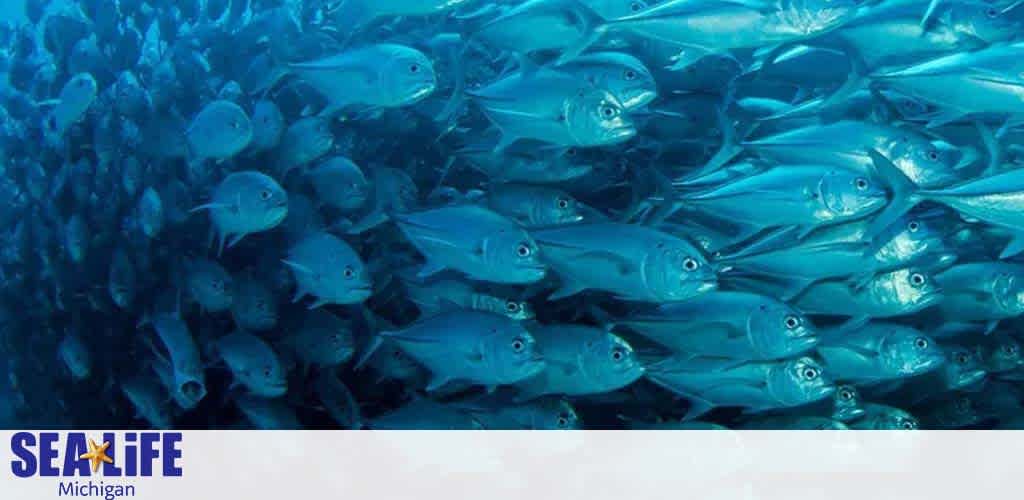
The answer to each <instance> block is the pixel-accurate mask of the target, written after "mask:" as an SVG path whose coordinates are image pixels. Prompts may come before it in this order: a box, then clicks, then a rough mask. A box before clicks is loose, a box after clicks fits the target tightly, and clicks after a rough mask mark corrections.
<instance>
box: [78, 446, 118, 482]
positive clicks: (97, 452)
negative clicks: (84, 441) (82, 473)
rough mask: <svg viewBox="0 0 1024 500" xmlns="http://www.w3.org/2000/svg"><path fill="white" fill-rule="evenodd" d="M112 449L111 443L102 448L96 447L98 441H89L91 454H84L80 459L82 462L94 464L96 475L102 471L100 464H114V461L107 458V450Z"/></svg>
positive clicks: (93, 470)
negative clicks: (86, 461)
mask: <svg viewBox="0 0 1024 500" xmlns="http://www.w3.org/2000/svg"><path fill="white" fill-rule="evenodd" d="M109 447H110V443H109V442H105V443H103V444H102V445H100V446H97V445H96V441H93V440H92V439H90V440H89V453H83V454H82V455H81V456H80V457H78V458H80V459H82V460H88V461H89V462H91V463H92V472H93V473H94V474H95V473H96V471H98V470H99V469H100V462H106V463H108V464H112V463H114V460H113V459H112V458H110V457H108V456H107V448H109Z"/></svg>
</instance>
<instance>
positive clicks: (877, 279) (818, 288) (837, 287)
mask: <svg viewBox="0 0 1024 500" xmlns="http://www.w3.org/2000/svg"><path fill="white" fill-rule="evenodd" d="M942 297H943V296H942V290H941V288H940V287H939V286H938V285H937V284H936V283H935V279H934V277H932V276H931V275H930V274H928V273H926V272H922V271H920V270H918V269H915V268H912V267H911V268H903V269H897V270H895V271H890V272H887V273H881V274H877V275H875V276H874V277H872V278H871V280H870V281H868V282H867V283H866V284H865V285H863V286H862V287H857V286H855V285H852V284H850V283H848V282H844V281H822V282H819V283H816V284H814V285H811V286H810V287H808V288H806V289H805V290H804V291H803V292H802V293H800V294H799V295H798V296H796V297H795V298H794V299H793V305H795V306H796V307H797V308H798V309H800V310H801V311H803V312H804V313H807V314H829V315H835V316H848V317H850V318H851V319H850V322H851V323H853V324H857V323H862V322H864V321H866V320H867V319H872V318H889V317H894V316H900V315H904V314H911V313H914V312H918V311H921V310H924V309H926V308H928V307H930V306H932V305H935V304H938V303H940V302H941V301H942Z"/></svg>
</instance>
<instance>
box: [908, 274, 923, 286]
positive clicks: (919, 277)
mask: <svg viewBox="0 0 1024 500" xmlns="http://www.w3.org/2000/svg"><path fill="white" fill-rule="evenodd" d="M925 281H927V280H926V279H925V277H924V275H923V274H921V273H914V274H911V275H910V284H911V285H914V286H921V285H923V284H924V283H925Z"/></svg>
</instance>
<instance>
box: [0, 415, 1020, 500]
mask: <svg viewBox="0 0 1024 500" xmlns="http://www.w3.org/2000/svg"><path fill="white" fill-rule="evenodd" d="M0 436H2V438H3V448H5V450H4V451H3V457H4V461H3V462H4V463H3V468H4V470H3V471H2V474H0V500H8V499H12V500H15V499H16V500H35V499H57V498H92V499H97V498H100V499H105V500H114V499H117V498H137V499H143V500H191V499H219V498H228V499H245V500H259V499H268V500H269V499H274V500H280V499H285V500H290V499H303V500H305V499H309V500H324V499H368V500H380V499H401V500H409V499H438V500H454V499H463V498H469V499H481V500H484V499H486V500H492V499H493V500H503V499H509V500H511V499H515V500H524V499H528V500H537V499H548V498H550V499H558V500H566V499H587V500H594V499H605V498H607V499H617V500H623V499H629V500H632V499H666V500H668V499H671V500H691V499H699V500H717V499H723V500H724V499H739V500H751V499H756V500H761V499H765V500H769V499H786V500H794V499H813V500H819V499H823V498H824V499H828V500H836V499H851V500H874V499H889V498H893V499H897V498H898V499H928V500H935V499H940V498H950V499H954V498H955V499H959V500H963V499H975V498H984V499H986V500H988V499H997V498H1014V499H1016V498H1020V497H1021V495H1022V493H1021V491H1022V486H1021V484H1022V483H1021V481H1019V480H1018V479H1019V476H1018V474H1019V470H1020V468H1021V465H1020V464H1021V461H1020V458H1019V457H1020V453H1021V450H1024V434H1022V433H1019V432H995V431H978V432H974V431H962V432H843V431H838V432H831V431H805V432H772V431H765V432H755V431H744V432H734V431H632V432H628V431H580V432H401V431H399V432H381V431H363V432H346V431H189V432H180V433H175V432H152V433H144V432H135V433H125V432H107V433H104V432H102V431H85V432H82V433H77V432H56V433H48V432H0ZM83 455H84V456H85V458H82V457H83ZM103 456H106V457H108V458H109V459H110V460H109V462H112V463H108V461H104V460H103ZM97 457H99V458H97ZM94 465H95V466H96V467H97V472H96V473H95V474H93V473H92V467H93V466H94ZM85 474H88V475H85ZM179 474H180V475H179Z"/></svg>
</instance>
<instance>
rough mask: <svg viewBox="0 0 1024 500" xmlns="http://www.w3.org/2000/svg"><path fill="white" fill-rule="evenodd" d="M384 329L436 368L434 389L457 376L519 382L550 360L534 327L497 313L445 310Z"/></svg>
mask: <svg viewBox="0 0 1024 500" xmlns="http://www.w3.org/2000/svg"><path fill="white" fill-rule="evenodd" d="M378 335H379V336H380V337H382V338H384V339H387V340H390V341H392V342H394V343H395V344H397V345H398V346H399V347H400V348H401V349H402V350H403V351H405V352H406V353H407V354H408V355H409V356H410V357H412V358H413V359H415V360H416V361H417V362H419V363H420V364H422V365H423V366H424V367H426V368H427V369H428V370H430V372H431V374H432V378H431V381H430V383H429V384H428V385H427V390H428V391H432V390H436V389H439V388H441V387H442V386H443V385H445V384H447V383H448V382H451V381H465V382H469V383H471V384H474V385H483V386H487V387H491V388H494V387H497V386H498V385H508V384H514V383H516V382H519V381H521V380H524V379H526V378H529V377H531V376H534V375H536V374H538V373H540V371H541V370H543V369H544V366H545V363H544V358H543V356H542V355H541V354H540V353H539V352H538V351H537V341H536V340H535V339H534V338H533V336H532V335H531V334H530V332H529V331H527V330H526V328H525V327H523V326H522V325H521V324H520V322H518V321H515V320H511V319H508V318H507V317H505V316H500V315H497V314H493V313H487V312H481V311H465V310H463V311H450V312H442V313H441V314H438V315H436V316H432V317H429V318H424V319H422V320H420V321H418V322H416V323H414V324H412V325H410V326H408V327H406V328H403V329H399V330H394V331H382V332H379V334H378ZM372 351H373V349H371V353H372ZM364 356H365V354H364Z"/></svg>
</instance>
